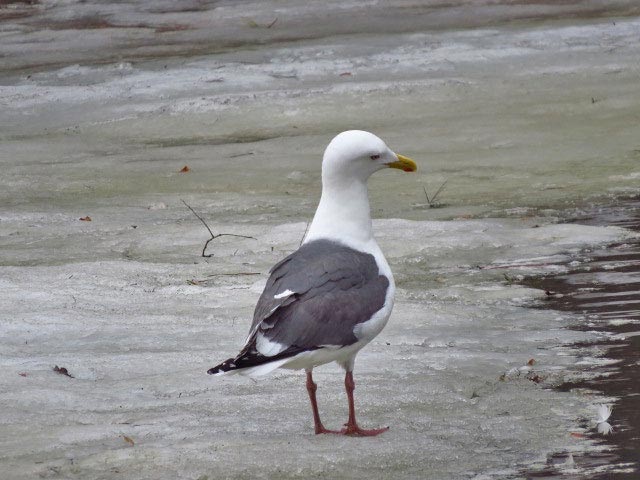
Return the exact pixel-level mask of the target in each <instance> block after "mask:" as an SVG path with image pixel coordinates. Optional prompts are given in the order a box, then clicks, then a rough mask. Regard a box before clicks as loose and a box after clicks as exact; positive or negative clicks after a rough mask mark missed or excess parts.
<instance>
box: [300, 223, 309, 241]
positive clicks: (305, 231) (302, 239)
mask: <svg viewBox="0 0 640 480" xmlns="http://www.w3.org/2000/svg"><path fill="white" fill-rule="evenodd" d="M308 230H309V222H308V221H307V226H306V227H304V233H303V234H302V238H301V239H300V245H298V248H300V247H301V246H302V242H304V237H306V236H307V231H308Z"/></svg>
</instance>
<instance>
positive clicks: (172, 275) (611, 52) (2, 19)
mask: <svg viewBox="0 0 640 480" xmlns="http://www.w3.org/2000/svg"><path fill="white" fill-rule="evenodd" d="M139 4H140V5H144V6H139ZM139 4H137V3H136V4H133V3H132V4H127V3H112V2H105V3H99V2H82V3H76V2H73V1H70V2H40V3H35V4H33V5H31V4H29V3H19V4H11V5H9V6H2V7H1V8H0V39H1V40H2V41H1V42H0V64H1V66H2V68H1V69H0V71H1V72H2V73H0V139H1V140H2V141H1V142H0V169H1V171H2V174H1V175H0V292H2V295H1V296H0V355H1V356H0V361H1V362H2V364H1V367H2V368H0V471H1V472H2V474H3V475H4V477H3V478H5V477H6V478H9V479H31V478H34V476H39V477H43V478H74V477H76V478H104V479H107V478H118V477H122V476H124V477H126V478H136V479H159V478H167V479H173V478H188V479H197V478H199V477H201V476H203V475H206V476H208V478H209V479H214V478H215V479H217V478H340V477H345V478H372V477H373V476H377V477H379V476H380V475H379V474H380V472H381V471H384V472H385V475H387V476H388V477H389V478H425V477H428V478H447V479H449V478H476V479H478V480H480V479H484V478H505V477H510V476H514V475H516V476H517V475H518V474H517V472H518V471H519V469H521V468H528V467H531V465H533V464H544V462H546V458H547V457H546V456H547V454H549V453H553V452H558V451H562V452H573V453H576V452H579V451H581V450H585V449H598V448H604V447H602V446H601V445H598V444H595V443H594V442H591V441H588V440H584V439H582V438H579V435H577V436H575V435H574V436H571V435H570V434H571V433H576V434H579V433H580V432H581V431H583V430H584V426H581V424H580V422H579V421H578V419H584V418H591V417H592V416H594V413H593V412H594V411H595V407H594V405H595V404H599V403H602V399H596V398H593V397H592V396H591V395H580V394H578V393H559V392H557V391H554V390H550V389H545V388H544V387H546V386H552V385H556V384H558V383H560V382H562V381H563V380H566V379H570V378H572V377H573V376H574V375H578V374H579V372H580V371H581V369H582V368H583V366H584V365H586V364H593V362H597V361H600V360H601V359H599V358H594V357H593V356H590V355H582V356H578V354H577V353H576V351H575V350H574V349H572V348H569V345H570V344H572V343H574V342H587V343H589V342H592V341H595V340H596V339H597V336H598V335H599V334H597V333H594V332H576V331H570V330H567V329H565V327H566V326H567V325H568V324H569V323H572V322H574V321H575V320H576V319H575V318H574V317H572V316H571V315H570V314H566V313H557V314H555V313H553V314H551V313H549V312H546V311H540V310H530V309H528V308H526V305H527V302H528V301H529V300H531V299H533V298H537V297H539V296H541V295H543V292H541V291H538V290H533V289H526V288H522V287H518V286H516V285H514V284H513V281H512V280H513V279H517V278H519V277H518V276H519V275H525V274H532V273H542V272H547V271H548V270H549V269H554V268H555V269H557V268H562V267H558V266H556V264H557V263H559V262H561V260H563V259H566V258H569V257H570V254H571V253H572V252H575V251H577V250H579V249H581V248H583V247H585V246H586V245H592V246H593V245H596V246H597V245H601V244H604V243H607V242H611V241H620V240H623V239H624V238H626V237H628V236H629V235H630V233H629V232H627V231H626V230H624V229H623V228H604V227H594V226H582V225H560V224H556V223H555V222H556V220H557V218H558V217H561V216H562V215H563V209H564V208H565V207H567V206H571V207H573V206H578V207H580V206H581V205H584V204H588V203H591V202H595V201H600V200H602V199H606V198H607V197H608V196H612V195H618V194H620V193H626V192H637V189H638V187H637V182H638V176H639V175H640V174H639V167H638V165H639V161H640V154H639V148H640V144H639V143H638V138H640V131H639V127H638V122H637V119H638V115H640V83H638V81H637V79H638V74H639V73H640V61H639V59H640V44H639V43H638V42H637V38H638V34H639V33H640V20H639V19H638V17H636V16H634V15H637V14H638V12H637V10H638V9H637V7H636V6H634V5H633V4H632V3H629V2H606V7H603V5H605V3H604V2H596V1H591V2H576V3H572V2H559V3H558V5H555V4H554V2H549V4H545V5H542V4H530V3H528V2H506V1H505V2H493V1H492V2H460V3H458V4H456V3H453V4H452V3H450V2H393V4H394V5H393V6H388V5H387V4H386V3H385V4H378V3H377V2H335V3H327V2H304V3H303V2H299V3H295V2H287V4H286V6H285V4H284V3H282V2H257V3H253V2H216V3H211V4H209V3H207V2H181V5H182V6H181V7H180V8H176V7H175V4H174V2H159V1H154V2H139ZM136 5H138V6H136ZM603 8H604V9H606V11H607V12H608V14H609V15H617V16H616V17H607V18H604V17H601V16H600V15H601V14H602V11H603ZM362 12H366V15H363V14H362ZM275 18H277V22H276V23H274V24H272V22H273V20H274V19H275ZM532 19H536V20H535V21H534V20H532ZM507 20H517V21H513V22H509V21H507ZM269 25H271V27H269V28H267V27H268V26H269ZM347 128H363V129H369V130H372V131H374V132H376V133H378V134H379V135H380V136H381V137H383V138H384V139H386V140H387V141H388V143H389V144H390V146H391V147H392V148H394V149H396V150H397V151H399V152H401V153H403V154H406V155H409V156H411V157H413V158H415V159H416V160H417V162H418V164H419V168H420V170H419V172H418V173H417V174H416V175H403V174H400V173H398V172H384V173H381V174H379V175H377V176H376V177H375V178H374V179H372V181H371V184H370V185H371V198H372V208H373V212H374V216H375V217H376V218H378V220H376V222H375V230H376V233H377V236H378V238H379V241H380V244H381V246H382V248H383V250H384V251H385V252H386V254H387V257H388V258H389V261H390V263H391V266H392V268H393V270H394V272H395V275H396V281H397V284H398V289H399V292H398V299H397V303H396V307H395V310H394V314H393V316H392V319H391V322H390V324H389V326H388V327H387V329H386V330H385V331H384V332H383V333H382V334H381V335H380V337H378V338H377V339H376V341H375V342H374V343H373V344H372V345H370V346H369V347H368V348H367V349H365V350H364V351H363V352H362V353H361V354H360V356H359V357H358V361H357V365H356V377H355V378H356V383H357V385H358V388H357V392H356V396H357V398H356V401H357V402H358V407H359V412H360V419H361V421H362V424H363V426H380V425H383V424H388V425H390V426H391V430H390V431H389V432H387V433H385V434H384V435H382V436H381V437H378V438H375V439H350V438H333V437H316V436H314V435H313V433H312V429H311V424H312V419H311V414H310V408H309V406H308V400H307V398H306V390H305V388H304V378H303V376H302V375H301V374H300V373H297V374H296V373H286V372H284V373H279V374H277V375H275V376H272V377H269V378H267V379H265V380H261V381H259V382H257V383H253V382H252V381H250V380H247V379H243V378H240V377H231V378H222V379H214V378H211V377H209V376H207V375H206V374H205V371H206V370H207V368H208V367H211V366H212V365H213V364H214V363H215V362H216V361H219V360H221V359H224V358H227V357H228V356H229V355H232V354H234V353H236V351H237V349H238V347H239V346H240V342H242V340H243V339H244V337H245V335H246V333H247V332H246V331H247V328H248V325H249V323H250V322H249V320H250V317H251V314H252V310H253V306H254V304H255V301H256V300H257V297H258V295H259V293H260V290H261V288H262V285H263V283H264V281H265V280H266V275H265V273H266V272H267V271H268V269H269V268H270V267H271V265H273V263H275V262H276V261H277V260H279V259H280V258H282V257H283V256H284V255H286V254H287V253H289V252H291V251H292V250H294V249H295V248H297V246H298V244H299V242H300V239H301V237H302V235H303V232H304V230H305V224H306V221H307V220H308V219H309V218H310V216H311V215H312V213H313V210H314V209H315V205H316V202H317V199H318V195H319V159H320V155H321V153H322V149H323V148H324V146H325V145H326V143H327V142H328V141H329V140H330V138H331V137H332V136H333V135H334V134H335V133H337V132H339V131H340V130H343V129H347ZM185 165H188V166H189V168H190V171H189V172H187V173H179V170H180V169H182V167H184V166H185ZM445 179H447V180H448V183H447V185H446V187H445V189H444V190H443V192H442V193H441V194H440V197H439V198H438V203H439V207H440V208H429V206H428V205H427V203H426V199H425V196H424V192H423V187H426V188H427V190H428V191H429V193H431V194H433V193H434V192H435V190H436V189H437V187H438V186H439V185H440V184H441V183H442V182H443V181H444V180H445ZM181 199H184V200H185V201H187V202H188V203H189V204H190V205H192V206H193V207H194V208H195V209H196V210H197V211H198V212H200V213H201V214H202V215H203V216H205V218H206V219H207V221H208V222H209V225H210V226H211V228H212V229H213V231H214V232H216V233H218V232H226V233H236V234H242V235H249V236H252V237H255V239H238V238H234V237H220V238H219V239H217V240H215V241H214V242H212V243H211V245H210V247H209V250H208V251H209V252H210V253H213V254H214V256H213V257H211V258H208V259H204V258H202V257H200V255H199V254H200V251H201V249H202V245H203V243H204V240H206V238H207V233H206V231H205V230H204V228H203V227H202V225H201V224H200V223H199V222H198V220H197V219H196V218H195V217H194V216H193V215H192V214H191V212H190V211H189V210H188V209H187V208H186V207H185V205H184V204H183V203H182V202H181V201H180V200H181ZM87 216H89V217H90V218H91V221H90V222H89V221H80V218H85V217H87ZM489 217H500V218H489ZM601 275H606V274H605V273H603V274H601ZM614 275H618V276H619V275H620V274H617V273H611V276H612V277H613V276H614ZM620 281H624V282H628V281H629V278H627V277H622V276H621V277H620ZM530 359H535V361H536V363H535V364H534V365H533V366H529V365H527V362H528V361H529V360H530ZM56 365H57V366H60V367H65V368H67V369H68V371H69V373H70V374H71V375H73V377H74V378H69V377H67V376H64V375H60V374H58V373H56V372H54V371H53V370H52V369H53V367H54V366H56ZM315 377H316V381H317V382H318V383H319V402H320V408H321V413H322V414H323V417H324V420H325V422H326V424H327V426H328V427H333V428H336V427H338V426H340V425H341V424H342V423H343V422H344V421H345V420H346V399H345V395H344V392H343V388H342V375H341V372H340V371H339V370H338V369H337V367H333V366H327V367H324V368H321V369H318V371H317V373H316V375H315ZM594 418H595V417H594ZM125 437H126V438H128V439H130V440H131V441H132V442H133V444H132V443H131V442H128V441H126V440H125Z"/></svg>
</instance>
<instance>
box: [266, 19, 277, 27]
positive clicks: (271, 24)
mask: <svg viewBox="0 0 640 480" xmlns="http://www.w3.org/2000/svg"><path fill="white" fill-rule="evenodd" d="M277 21H278V17H276V18H275V20H274V21H273V22H271V23H270V24H269V25H267V28H271V27H273V26H274V25H275V24H276V22H277Z"/></svg>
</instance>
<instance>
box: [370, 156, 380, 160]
mask: <svg viewBox="0 0 640 480" xmlns="http://www.w3.org/2000/svg"><path fill="white" fill-rule="evenodd" d="M370 158H371V160H378V159H379V158H380V155H371V157H370Z"/></svg>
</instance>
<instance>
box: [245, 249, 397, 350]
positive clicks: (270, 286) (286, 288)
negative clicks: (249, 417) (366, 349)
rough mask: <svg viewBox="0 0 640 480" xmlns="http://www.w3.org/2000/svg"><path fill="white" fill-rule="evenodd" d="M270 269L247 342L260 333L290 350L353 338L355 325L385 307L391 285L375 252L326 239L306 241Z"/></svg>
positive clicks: (349, 342) (354, 340) (317, 346)
mask: <svg viewBox="0 0 640 480" xmlns="http://www.w3.org/2000/svg"><path fill="white" fill-rule="evenodd" d="M270 273H271V276H270V277H269V279H268V281H267V284H266V286H265V289H264V291H263V292H262V295H261V296H260V299H259V300H258V304H257V305H256V309H255V312H254V317H253V324H252V325H251V330H250V333H249V338H248V345H250V344H252V343H253V344H255V343H254V342H255V341H256V337H257V336H262V337H264V338H266V339H267V340H268V341H270V342H277V343H278V344H281V345H282V346H283V348H284V349H286V350H288V351H291V352H292V353H294V352H299V351H302V350H309V349H315V348H319V347H321V346H323V345H339V346H346V345H351V344H353V343H355V342H356V341H357V340H358V339H357V338H356V337H355V335H354V333H353V329H354V327H355V326H356V325H358V324H359V323H362V322H366V321H367V320H369V319H370V318H371V317H372V316H373V314H374V313H375V312H377V311H378V310H380V309H381V308H382V307H383V306H384V302H385V298H386V293H387V289H388V287H389V280H388V279H387V277H385V276H383V275H380V273H379V271H378V265H377V263H376V261H375V258H374V257H373V255H371V254H368V253H364V252H360V251H357V250H354V249H352V248H349V247H346V246H344V245H341V244H339V243H336V242H332V241H328V240H316V241H313V242H309V243H308V244H305V245H303V246H302V247H301V248H300V249H299V250H297V251H296V252H294V253H293V254H291V255H289V256H288V257H287V258H285V259H284V260H282V261H281V262H280V263H278V264H276V265H275V266H274V267H273V268H272V269H271V272H270ZM276 353H280V352H273V354H276Z"/></svg>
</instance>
